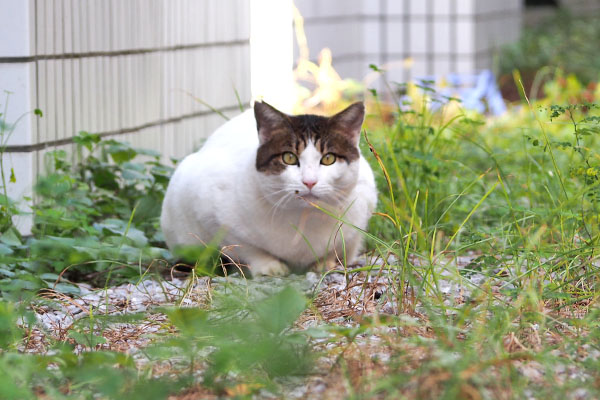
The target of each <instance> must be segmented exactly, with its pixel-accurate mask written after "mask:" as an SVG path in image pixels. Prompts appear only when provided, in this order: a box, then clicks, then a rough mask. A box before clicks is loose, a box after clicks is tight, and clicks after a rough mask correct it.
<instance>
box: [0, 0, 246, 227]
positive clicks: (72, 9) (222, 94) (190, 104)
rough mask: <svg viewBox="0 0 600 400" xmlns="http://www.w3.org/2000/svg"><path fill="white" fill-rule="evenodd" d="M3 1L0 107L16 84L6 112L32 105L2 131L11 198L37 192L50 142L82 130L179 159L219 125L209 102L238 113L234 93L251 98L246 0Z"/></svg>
mask: <svg viewBox="0 0 600 400" xmlns="http://www.w3.org/2000/svg"><path fill="white" fill-rule="evenodd" d="M0 10H2V12H1V13H0V105H4V104H5V98H3V97H1V96H2V94H3V93H4V91H5V90H7V91H10V92H11V93H12V94H11V97H10V99H9V105H10V106H9V112H8V115H7V120H8V122H12V121H15V120H16V119H17V118H18V117H19V116H20V115H22V114H26V115H25V117H24V118H23V119H22V120H21V121H20V122H19V124H18V125H17V128H16V129H15V132H14V134H13V135H12V136H11V137H10V138H8V140H5V141H6V144H7V145H8V147H7V149H6V153H5V157H6V166H7V167H8V168H10V167H11V166H14V167H15V168H18V169H19V171H16V173H17V183H15V184H11V185H10V187H9V193H10V194H11V196H12V197H14V198H19V197H21V195H23V194H30V193H31V186H32V184H33V182H34V181H35V177H36V176H37V175H38V174H40V173H44V171H45V168H46V164H47V163H46V162H45V161H44V159H45V154H46V153H47V152H48V151H50V150H53V149H56V148H61V149H64V150H66V151H67V152H68V153H70V154H74V153H75V152H74V151H73V150H74V145H73V144H72V138H73V136H74V135H76V134H77V133H78V132H80V131H87V132H93V133H98V134H101V135H103V136H105V137H110V138H114V139H116V140H126V141H129V142H131V143H132V144H133V145H134V146H138V147H144V148H152V149H155V150H159V151H161V152H162V153H163V154H164V156H165V160H168V158H169V157H177V158H181V157H183V156H184V155H186V154H188V153H190V152H192V151H194V150H195V149H197V147H198V146H199V145H200V143H201V141H202V140H203V138H205V137H207V136H208V135H209V134H210V133H212V131H213V130H214V129H215V128H216V127H217V126H219V125H220V124H222V122H223V120H222V118H221V117H220V116H218V115H216V114H215V113H214V112H213V111H212V110H211V108H210V107H214V108H216V109H218V110H221V111H224V112H226V113H227V114H228V115H235V114H237V113H238V112H239V110H238V101H237V98H236V95H235V93H236V91H237V93H238V94H239V97H240V98H241V99H242V101H243V102H245V103H248V102H249V100H250V59H249V57H250V52H249V36H250V0H201V1H200V0H96V1H82V0H19V1H15V0H0ZM198 99H199V100H198ZM202 102H205V103H206V104H208V105H210V107H207V106H206V105H205V104H203V103H202ZM36 108H39V109H41V110H42V111H43V114H44V115H43V117H42V118H38V117H36V116H34V115H33V113H32V111H33V110H34V109H36ZM25 230H27V229H25Z"/></svg>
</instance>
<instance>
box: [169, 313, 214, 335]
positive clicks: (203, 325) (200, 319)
mask: <svg viewBox="0 0 600 400" xmlns="http://www.w3.org/2000/svg"><path fill="white" fill-rule="evenodd" d="M165 313H166V314H167V316H168V317H169V320H170V321H171V323H172V324H173V325H175V327H176V328H177V329H179V330H180V331H181V333H182V334H184V335H187V336H196V335H198V334H203V333H204V334H205V333H206V330H207V319H208V313H207V312H206V310H202V309H200V308H195V307H194V308H175V309H167V310H165Z"/></svg>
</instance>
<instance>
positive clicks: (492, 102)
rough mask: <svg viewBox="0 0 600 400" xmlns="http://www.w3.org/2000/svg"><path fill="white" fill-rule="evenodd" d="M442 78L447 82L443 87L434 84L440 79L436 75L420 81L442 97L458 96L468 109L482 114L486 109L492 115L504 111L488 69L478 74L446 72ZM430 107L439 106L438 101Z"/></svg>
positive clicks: (502, 102) (502, 100) (494, 80)
mask: <svg viewBox="0 0 600 400" xmlns="http://www.w3.org/2000/svg"><path fill="white" fill-rule="evenodd" d="M444 78H445V80H446V82H447V84H448V85H447V86H445V87H439V86H437V85H436V82H439V81H440V77H437V76H429V77H424V78H422V79H420V81H422V82H423V85H424V86H428V87H431V88H432V89H435V91H436V93H437V94H438V96H440V97H442V98H444V97H445V98H448V97H454V98H459V99H460V100H461V103H462V106H463V107H464V108H466V109H468V110H475V111H478V112H480V113H482V114H483V113H485V112H486V111H488V112H490V113H491V114H493V115H500V114H503V113H504V112H506V104H505V103H504V99H503V98H502V94H501V93H500V89H498V85H496V79H495V77H494V74H493V73H492V71H490V70H489V69H486V70H483V71H481V72H480V73H478V74H448V75H446V76H445V77H444ZM434 97H435V96H434ZM431 107H432V108H433V109H435V108H439V107H440V102H434V103H432V105H431Z"/></svg>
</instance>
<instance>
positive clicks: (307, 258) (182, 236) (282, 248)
mask: <svg viewBox="0 0 600 400" xmlns="http://www.w3.org/2000/svg"><path fill="white" fill-rule="evenodd" d="M258 146H259V140H258V134H257V127H256V120H255V117H254V114H253V112H252V110H248V111H246V112H244V113H242V114H241V115H239V116H237V117H236V118H233V119H232V120H230V121H228V122H227V123H225V124H224V125H223V126H221V127H220V128H219V129H217V130H216V132H215V133H214V134H213V135H211V136H210V137H209V138H208V140H207V141H206V143H205V144H204V146H203V147H202V148H201V149H200V150H199V151H198V152H196V153H193V154H191V155H189V156H187V157H186V158H185V159H184V160H183V161H181V163H180V165H179V166H178V167H177V169H176V171H175V173H174V174H173V177H172V178H171V181H170V183H169V187H168V189H167V193H166V195H165V199H164V203H163V207H162V216H161V225H162V230H163V233H164V235H165V239H166V242H167V245H168V246H169V248H170V249H173V248H175V247H177V246H181V245H200V244H202V243H209V242H210V241H211V240H212V239H213V238H214V237H215V236H216V235H217V234H218V233H220V232H221V233H222V234H223V235H224V236H223V240H222V243H221V245H222V246H224V252H225V253H226V254H228V255H229V256H231V257H233V258H235V259H237V260H241V261H242V262H243V263H246V264H247V265H248V266H249V268H250V270H251V272H252V273H253V274H255V275H256V274H259V275H260V274H266V275H283V274H286V273H288V272H289V270H288V267H287V266H288V265H290V266H298V267H306V266H309V265H311V264H313V263H315V262H316V261H318V260H317V257H318V258H319V259H320V260H321V261H322V260H324V259H325V260H326V261H327V262H329V263H332V262H335V261H336V258H337V257H339V259H343V257H344V256H343V254H344V247H345V254H346V259H347V261H348V262H349V263H353V262H355V261H356V258H357V256H358V254H359V251H360V250H361V247H362V243H363V234H362V233H361V232H360V231H358V230H357V229H355V228H353V227H351V226H348V225H347V224H343V226H342V228H341V229H342V233H340V232H339V226H340V223H339V221H338V220H337V219H335V218H332V217H331V216H329V215H327V214H326V213H324V212H323V211H321V210H319V209H317V208H315V207H314V206H313V205H311V204H310V203H311V202H312V203H315V204H318V205H319V206H321V207H322V208H324V209H327V210H328V211H330V212H332V213H333V214H335V215H338V216H340V217H341V219H343V220H344V221H346V222H348V223H349V224H352V225H354V226H356V227H358V228H360V229H365V228H366V226H367V222H368V220H369V218H370V216H371V213H372V211H373V209H374V208H375V205H376V202H377V192H376V188H375V182H374V179H373V172H372V171H371V168H370V166H369V164H368V163H367V161H366V160H365V159H364V158H363V157H362V155H361V156H360V158H359V160H357V161H354V162H351V163H350V164H348V163H346V162H345V161H342V160H339V161H337V162H335V163H334V164H332V165H329V166H324V165H321V164H320V160H321V157H322V154H320V153H319V152H318V150H317V149H316V148H315V146H314V144H312V143H309V145H308V146H307V147H306V148H305V150H304V151H303V152H302V153H301V154H300V155H299V160H300V167H299V166H296V165H292V166H287V167H286V169H285V170H284V171H283V172H282V173H281V174H279V175H267V174H264V173H261V172H258V171H257V170H256V167H255V162H256V151H257V148H258ZM303 180H304V182H307V181H316V182H317V184H316V185H315V186H314V187H313V188H312V190H309V189H308V187H307V186H306V185H305V184H303V183H302V181H303ZM342 238H343V239H342ZM343 243H344V245H343ZM309 244H310V245H309ZM336 254H337V256H336Z"/></svg>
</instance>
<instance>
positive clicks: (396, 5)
mask: <svg viewBox="0 0 600 400" xmlns="http://www.w3.org/2000/svg"><path fill="white" fill-rule="evenodd" d="M295 4H296V6H297V7H298V10H299V11H300V13H301V14H302V15H303V17H304V28H305V31H306V36H307V39H308V46H309V48H310V50H311V54H310V57H311V59H312V60H317V56H318V52H319V51H320V50H321V49H322V48H324V47H328V48H330V49H331V50H332V54H333V65H334V67H335V68H336V69H337V70H338V72H340V74H341V76H342V77H344V78H354V79H358V80H361V79H363V78H364V77H365V76H366V75H367V74H368V73H369V72H370V69H369V64H375V65H378V66H380V67H384V68H385V69H386V70H387V71H388V78H389V79H390V80H393V81H399V82H406V81H408V80H411V79H415V78H419V77H425V76H431V75H438V76H439V75H445V74H448V73H452V72H458V73H473V72H476V70H480V69H485V68H491V67H492V61H491V60H492V57H491V55H492V54H493V52H494V51H495V49H497V48H498V47H499V46H501V45H503V44H505V43H509V42H511V41H514V40H516V39H517V38H518V37H519V33H520V27H521V14H522V4H523V1H522V0H506V1H497V0H349V1H344V2H343V3H342V2H336V1H320V0H296V1H295ZM297 55H298V51H297V49H296V56H297ZM406 59H410V60H411V63H410V65H411V66H410V68H407V67H406V64H403V63H402V60H406ZM386 67H387V68H386Z"/></svg>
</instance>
